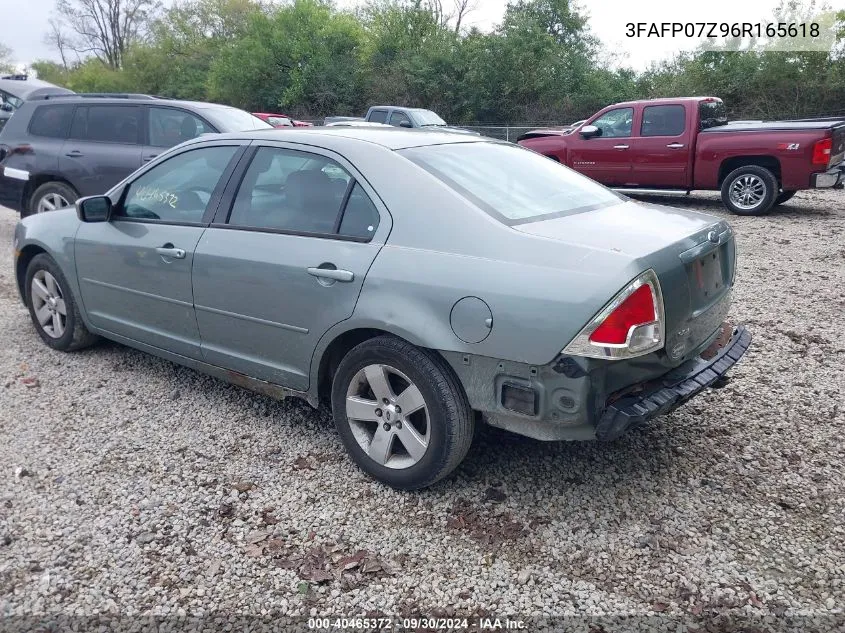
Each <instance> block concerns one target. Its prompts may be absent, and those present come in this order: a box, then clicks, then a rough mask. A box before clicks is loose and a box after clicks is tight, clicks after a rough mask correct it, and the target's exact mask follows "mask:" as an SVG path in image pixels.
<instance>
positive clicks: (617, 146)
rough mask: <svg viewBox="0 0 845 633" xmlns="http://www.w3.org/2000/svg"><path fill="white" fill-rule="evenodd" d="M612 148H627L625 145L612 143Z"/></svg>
mask: <svg viewBox="0 0 845 633" xmlns="http://www.w3.org/2000/svg"><path fill="white" fill-rule="evenodd" d="M613 149H628V146H627V145H614V146H613Z"/></svg>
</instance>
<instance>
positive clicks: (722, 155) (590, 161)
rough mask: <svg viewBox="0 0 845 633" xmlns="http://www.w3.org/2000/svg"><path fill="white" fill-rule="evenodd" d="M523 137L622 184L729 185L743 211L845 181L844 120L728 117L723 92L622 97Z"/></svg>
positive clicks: (727, 195)
mask: <svg viewBox="0 0 845 633" xmlns="http://www.w3.org/2000/svg"><path fill="white" fill-rule="evenodd" d="M517 142H518V143H519V144H520V145H522V146H524V147H527V148H530V149H532V150H534V151H537V152H539V153H541V154H544V155H545V156H548V157H549V158H552V159H554V160H557V161H559V162H561V163H563V164H564V165H567V166H569V167H572V168H573V169H575V170H577V171H580V172H581V173H583V174H586V175H587V176H589V177H590V178H593V179H594V180H597V181H598V182H600V183H603V184H605V185H608V186H610V187H613V188H615V189H617V190H619V191H624V192H630V193H636V192H640V193H672V194H688V193H689V192H690V191H692V190H693V189H712V190H721V192H722V202H724V204H725V206H726V207H727V208H728V209H729V210H731V211H732V212H734V213H737V214H740V215H761V214H763V213H766V212H768V211H769V210H770V209H771V208H772V207H773V206H774V205H776V204H780V203H782V202H786V201H787V200H789V199H790V198H791V197H792V196H793V195H795V192H796V191H798V190H799V189H812V188H816V187H838V188H841V187H842V184H843V182H845V163H843V158H845V121H840V120H822V119H818V120H812V119H809V120H803V121H773V122H762V121H741V122H735V123H728V120H727V116H726V114H725V105H724V103H722V100H721V99H717V98H715V97H685V98H679V99H650V100H646V101H630V102H626V103H617V104H615V105H611V106H608V107H606V108H604V109H603V110H601V111H599V112H597V113H596V114H594V115H593V116H592V117H590V118H589V119H587V120H586V121H585V122H584V123H583V124H581V125H580V126H578V127H576V128H574V129H572V130H570V131H560V130H548V131H546V132H544V131H542V130H533V131H532V132H529V133H528V134H525V135H523V136H522V137H520V138H519V139H518V140H517Z"/></svg>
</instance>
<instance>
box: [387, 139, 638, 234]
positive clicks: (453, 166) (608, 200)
mask: <svg viewBox="0 0 845 633" xmlns="http://www.w3.org/2000/svg"><path fill="white" fill-rule="evenodd" d="M400 153H401V154H402V155H404V156H405V157H406V158H408V159H410V160H411V161H413V162H414V163H416V164H417V165H419V166H420V167H422V168H423V169H425V170H426V171H428V172H429V173H431V174H433V175H434V176H436V177H437V178H439V179H440V180H441V181H443V182H444V183H445V184H446V185H448V186H449V187H451V188H452V189H454V190H455V191H457V192H458V193H459V194H461V195H462V196H464V197H465V198H467V199H468V200H469V201H470V202H472V203H473V204H475V205H476V206H478V207H480V208H481V209H483V210H484V211H486V212H487V213H489V214H490V215H492V216H493V217H495V218H497V219H498V220H500V221H501V222H503V223H505V224H508V225H515V224H523V223H525V222H535V221H537V220H546V219H550V218H552V217H560V216H564V215H572V214H575V213H580V212H582V211H589V210H592V209H598V208H602V207H607V206H611V205H614V204H621V203H622V202H623V201H624V198H623V197H622V196H620V195H618V194H616V193H614V192H612V191H611V190H610V189H607V188H605V187H603V186H602V185H600V184H598V183H597V182H594V181H592V180H590V179H589V178H587V177H586V176H582V175H581V174H579V173H577V172H575V171H573V170H571V169H569V168H568V167H564V166H563V165H561V164H560V163H558V162H556V161H553V160H551V159H549V158H546V157H545V156H542V155H540V154H537V153H535V152H532V151H531V150H527V149H522V148H520V147H516V146H514V145H510V144H504V143H503V144H499V143H485V142H480V143H450V144H446V145H429V146H426V147H414V148H410V149H406V150H402V151H400Z"/></svg>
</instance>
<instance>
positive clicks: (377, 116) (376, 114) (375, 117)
mask: <svg viewBox="0 0 845 633" xmlns="http://www.w3.org/2000/svg"><path fill="white" fill-rule="evenodd" d="M369 120H370V121H372V122H373V123H386V122H387V110H373V113H372V114H371V115H370V118H369Z"/></svg>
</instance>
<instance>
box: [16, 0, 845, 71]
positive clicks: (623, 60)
mask: <svg viewBox="0 0 845 633" xmlns="http://www.w3.org/2000/svg"><path fill="white" fill-rule="evenodd" d="M336 1H337V2H338V4H339V5H340V6H342V7H349V6H354V5H355V4H357V3H358V0H336ZM450 1H451V0H442V2H443V5H444V6H446V7H448V6H449V4H450ZM804 1H805V2H809V1H810V0H804ZM172 2H173V0H164V3H165V4H171V3H172ZM506 4H507V0H476V2H475V5H476V8H475V10H474V11H473V12H472V13H470V14H469V16H468V19H467V23H468V24H469V25H475V26H477V27H478V28H480V29H482V30H491V29H492V28H494V27H495V25H496V24H497V23H498V22H499V21H500V20H501V18H502V15H503V14H504V10H505V6H506ZM578 4H579V5H580V7H581V8H582V10H583V11H584V12H585V13H587V14H588V15H589V16H590V21H589V25H590V28H591V29H592V31H593V33H594V34H595V35H596V36H598V37H599V39H600V40H601V41H602V42H603V43H604V44H605V46H606V47H607V48H608V49H609V50H610V51H612V52H613V53H615V55H616V60H617V61H616V64H617V65H625V66H629V67H631V68H633V69H635V70H638V71H641V70H645V69H646V68H648V66H649V65H650V64H651V63H653V62H658V61H660V60H662V59H666V58H670V57H671V56H672V55H673V54H675V53H677V52H678V51H681V50H691V49H693V48H695V47H696V46H697V45H698V43H699V40H696V39H686V38H684V39H677V38H674V39H673V38H659V39H658V38H645V37H639V38H628V37H626V36H625V31H626V26H625V25H626V23H628V22H646V23H650V22H658V23H659V22H681V23H684V22H713V21H721V22H729V23H733V22H744V21H753V22H758V21H759V20H760V18H761V17H763V16H768V15H771V14H772V12H773V10H774V8H775V7H777V6H778V4H779V0H707V2H678V1H669V0H652V1H650V2H634V1H633V0H580V1H579V3H578ZM827 4H828V5H829V6H831V7H832V8H833V9H845V0H827ZM24 6H25V7H26V10H21V7H24ZM54 6H55V0H0V16H2V18H0V43H3V44H5V45H6V46H9V47H10V48H11V49H12V50H13V52H14V58H15V60H16V61H18V62H19V63H22V64H26V63H28V62H31V61H34V60H36V59H43V58H47V59H55V58H56V53H55V51H54V50H52V49H51V48H50V46H49V45H47V44H45V43H44V41H43V38H44V33H45V32H46V31H47V21H48V20H49V18H50V15H51V13H52V11H53V8H54Z"/></svg>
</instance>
